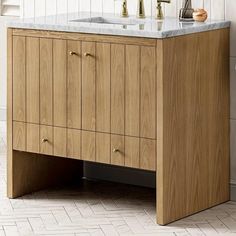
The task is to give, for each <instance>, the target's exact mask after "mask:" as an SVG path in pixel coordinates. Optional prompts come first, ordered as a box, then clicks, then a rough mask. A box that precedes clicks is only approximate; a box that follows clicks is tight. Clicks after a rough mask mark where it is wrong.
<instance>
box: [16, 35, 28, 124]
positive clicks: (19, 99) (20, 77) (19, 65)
mask: <svg viewBox="0 0 236 236" xmlns="http://www.w3.org/2000/svg"><path fill="white" fill-rule="evenodd" d="M25 50H26V48H25V37H19V36H14V37H13V120H17V121H25V118H26V108H25V95H26V82H25V63H26V61H25Z"/></svg>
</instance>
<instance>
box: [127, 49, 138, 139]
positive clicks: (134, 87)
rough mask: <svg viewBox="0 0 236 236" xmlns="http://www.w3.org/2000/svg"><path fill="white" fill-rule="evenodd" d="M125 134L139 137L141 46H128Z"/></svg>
mask: <svg viewBox="0 0 236 236" xmlns="http://www.w3.org/2000/svg"><path fill="white" fill-rule="evenodd" d="M125 61H126V72H125V73H126V78H125V134H126V135H130V136H136V137H139V121H140V120H139V117H140V116H139V113H140V100H139V99H140V47H139V46H132V45H129V46H126V60H125Z"/></svg>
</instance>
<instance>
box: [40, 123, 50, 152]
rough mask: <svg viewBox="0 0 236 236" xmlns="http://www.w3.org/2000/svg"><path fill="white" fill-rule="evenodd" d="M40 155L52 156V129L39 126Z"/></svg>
mask: <svg viewBox="0 0 236 236" xmlns="http://www.w3.org/2000/svg"><path fill="white" fill-rule="evenodd" d="M39 142H40V153H42V154H45V155H53V127H52V126H45V125H41V126H40V140H39Z"/></svg>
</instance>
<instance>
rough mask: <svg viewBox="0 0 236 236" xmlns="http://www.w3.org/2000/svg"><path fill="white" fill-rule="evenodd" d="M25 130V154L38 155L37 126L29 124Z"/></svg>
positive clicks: (38, 138)
mask: <svg viewBox="0 0 236 236" xmlns="http://www.w3.org/2000/svg"><path fill="white" fill-rule="evenodd" d="M26 129H27V142H26V150H27V152H33V153H39V140H40V137H39V125H37V124H29V123H27V125H26Z"/></svg>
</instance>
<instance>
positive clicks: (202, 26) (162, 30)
mask: <svg viewBox="0 0 236 236" xmlns="http://www.w3.org/2000/svg"><path fill="white" fill-rule="evenodd" d="M90 17H96V18H97V20H99V19H100V20H99V21H101V22H102V23H95V22H90V21H89V20H88V19H89V18H90ZM98 18H99V19H98ZM81 19H85V21H87V22H75V21H73V20H80V21H81ZM94 20H96V19H95V18H94ZM103 21H104V22H103ZM120 21H121V22H120ZM117 22H118V23H119V24H114V23H117ZM229 26H230V22H229V21H224V20H218V21H216V20H207V21H206V22H204V23H198V22H191V23H190V22H179V20H178V19H176V18H166V19H165V20H163V21H157V20H155V19H150V18H146V19H136V18H135V17H134V16H131V17H129V18H120V16H114V15H112V14H103V15H101V14H99V13H97V14H96V13H92V15H91V14H90V13H86V12H80V13H72V14H62V15H55V16H47V17H35V18H28V19H20V20H15V21H12V22H9V23H8V27H12V28H23V29H37V30H52V31H62V32H79V33H91V34H105V35H121V36H135V37H145V38H168V37H174V36H179V35H185V34H192V33H197V32H204V31H209V30H216V29H221V28H227V27H229Z"/></svg>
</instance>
